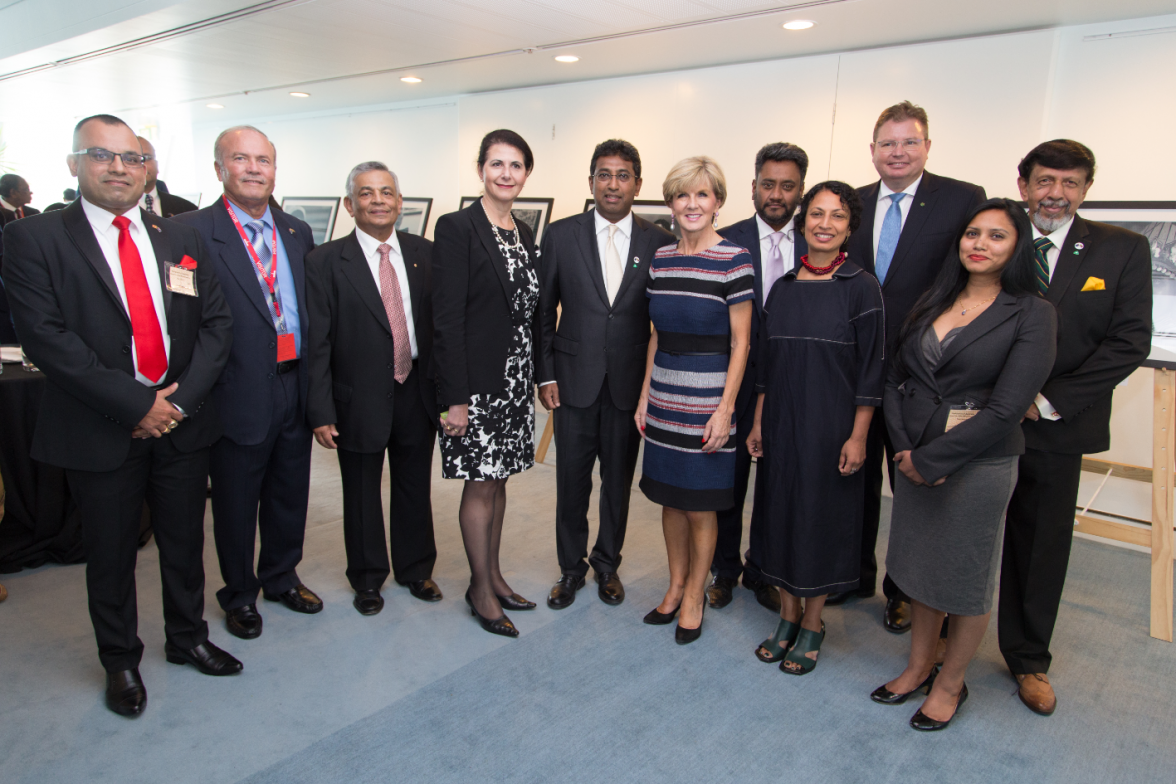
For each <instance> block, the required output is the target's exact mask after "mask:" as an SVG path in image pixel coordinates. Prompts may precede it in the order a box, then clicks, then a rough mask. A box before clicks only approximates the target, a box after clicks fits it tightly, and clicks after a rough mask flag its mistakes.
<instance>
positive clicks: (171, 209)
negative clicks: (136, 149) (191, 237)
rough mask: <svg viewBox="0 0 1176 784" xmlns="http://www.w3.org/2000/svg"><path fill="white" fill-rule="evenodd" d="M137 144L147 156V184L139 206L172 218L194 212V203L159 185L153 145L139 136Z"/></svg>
mask: <svg viewBox="0 0 1176 784" xmlns="http://www.w3.org/2000/svg"><path fill="white" fill-rule="evenodd" d="M139 146H140V147H142V148H143V154H144V155H146V156H148V157H147V184H146V185H145V186H144V187H143V198H141V199H139V206H140V207H142V208H143V209H144V210H146V211H147V212H150V213H151V214H152V215H162V216H163V217H165V218H174V217H176V216H177V215H183V214H184V213H185V212H196V210H198V209H199V207H197V206H196V205H195V204H193V203H192V202H190V201H188V200H187V199H184V198H181V197H179V196H173V195H172V194H170V193H168V192H167V191H165V190H164V189H163V188H162V186H160V185H159V158H157V157H155V145H153V144H152V143H151V142H150V141H148V140H147V139H145V138H143V137H142V136H140V137H139Z"/></svg>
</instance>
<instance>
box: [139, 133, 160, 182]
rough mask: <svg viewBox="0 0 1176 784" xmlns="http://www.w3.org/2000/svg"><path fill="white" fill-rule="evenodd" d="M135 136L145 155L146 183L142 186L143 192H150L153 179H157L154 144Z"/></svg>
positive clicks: (157, 163) (157, 169)
mask: <svg viewBox="0 0 1176 784" xmlns="http://www.w3.org/2000/svg"><path fill="white" fill-rule="evenodd" d="M137 138H138V139H139V146H140V147H141V148H142V149H143V154H144V155H146V156H147V184H146V185H144V186H143V192H144V193H151V192H152V191H153V190H155V181H156V180H158V179H159V161H158V160H156V159H155V145H153V144H152V143H151V142H150V141H148V140H147V139H145V138H143V137H142V136H139V137H137Z"/></svg>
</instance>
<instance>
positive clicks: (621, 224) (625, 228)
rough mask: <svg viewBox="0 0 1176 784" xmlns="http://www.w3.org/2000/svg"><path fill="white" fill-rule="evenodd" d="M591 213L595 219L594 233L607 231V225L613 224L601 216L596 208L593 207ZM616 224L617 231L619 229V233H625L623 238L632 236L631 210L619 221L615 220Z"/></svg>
mask: <svg viewBox="0 0 1176 784" xmlns="http://www.w3.org/2000/svg"><path fill="white" fill-rule="evenodd" d="M592 213H593V215H594V216H595V220H596V233H597V234H600V232H602V231H607V229H608V227H609V226H612V225H613V224H612V223H611V222H609V221H608V220H607V219H606V218H604V217H602V216H601V214H600V212H599V211H598V210H596V209H595V208H593V210H592ZM616 226H617V231H619V232H620V233H621V234H623V235H625V239H629V238H630V237H632V236H633V212H632V210H630V211H629V214H628V215H626V216H625V217H623V218H621V219H620V220H619V221H617V223H616Z"/></svg>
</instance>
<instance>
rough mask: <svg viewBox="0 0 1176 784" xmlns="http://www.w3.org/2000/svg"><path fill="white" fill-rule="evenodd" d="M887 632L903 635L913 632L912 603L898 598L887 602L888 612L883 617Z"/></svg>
mask: <svg viewBox="0 0 1176 784" xmlns="http://www.w3.org/2000/svg"><path fill="white" fill-rule="evenodd" d="M882 625H883V626H885V627H886V631H888V632H894V633H895V634H903V633H905V632H909V631H910V630H911V603H910V602H907V601H903V600H902V599H899V598H897V597H892V598H890V599H887V600H886V612H885V613H883V615H882Z"/></svg>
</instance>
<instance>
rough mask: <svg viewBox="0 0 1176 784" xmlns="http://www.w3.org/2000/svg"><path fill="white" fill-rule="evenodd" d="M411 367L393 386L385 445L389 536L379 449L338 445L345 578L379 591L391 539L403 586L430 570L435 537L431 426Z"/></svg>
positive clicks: (394, 567) (430, 573)
mask: <svg viewBox="0 0 1176 784" xmlns="http://www.w3.org/2000/svg"><path fill="white" fill-rule="evenodd" d="M417 372H418V371H417V370H416V368H413V371H412V372H411V373H410V374H409V376H408V378H406V379H405V380H404V383H403V384H397V385H396V390H395V392H394V393H393V399H392V406H393V407H392V434H391V436H390V437H389V439H388V444H387V447H386V451H387V453H388V471H389V475H390V478H391V485H392V487H391V492H390V497H389V503H388V538H387V540H386V539H385V538H384V507H383V503H382V501H381V499H380V487H381V482H382V479H383V474H384V452H383V451H381V452H375V453H372V454H365V453H363V452H350V451H348V450H346V449H340V450H338V453H339V474H340V476H341V477H342V479H343V543H344V546H345V548H346V550H347V580H348V582H350V583H351V587H352V588H354V589H355V590H357V591H364V590H379V589H380V587H381V586H382V585H383V584H384V581H385V580H387V579H388V575H389V573H390V572H389V568H388V542H389V541H390V542H391V545H392V571H391V573H392V574H394V575H395V578H396V582H398V583H400V584H401V585H404V584H405V583H411V582H415V581H417V580H427V579H428V578H430V577H432V576H433V564H435V563H436V561H437V542H436V540H435V539H434V536H433V505H432V500H431V494H430V491H431V490H432V472H433V446H434V444H436V442H437V428H436V426H434V425H433V421H432V418H431V417H430V416H429V413H428V411H427V410H426V409H425V405H424V403H423V402H422V401H421V391H420V382H419V381H418V380H417V375H416V374H417Z"/></svg>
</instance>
